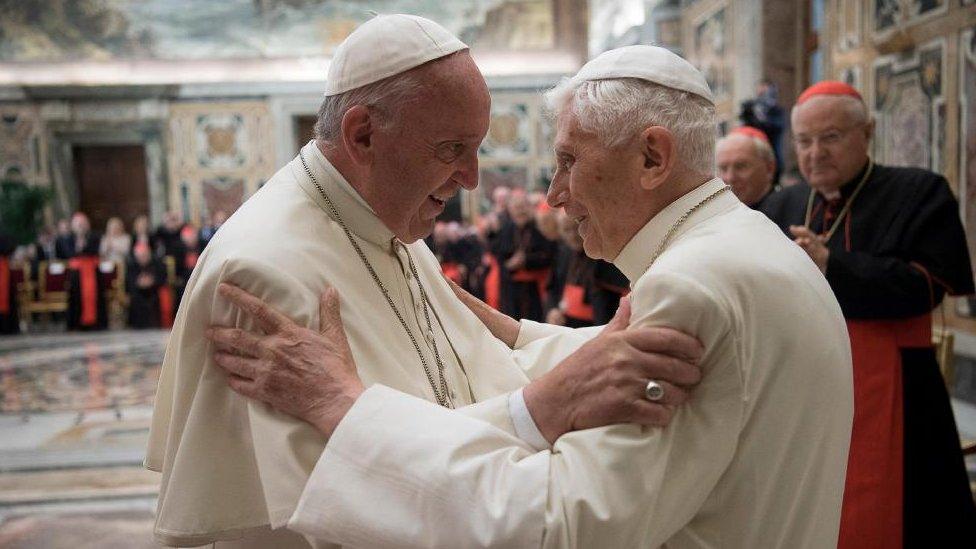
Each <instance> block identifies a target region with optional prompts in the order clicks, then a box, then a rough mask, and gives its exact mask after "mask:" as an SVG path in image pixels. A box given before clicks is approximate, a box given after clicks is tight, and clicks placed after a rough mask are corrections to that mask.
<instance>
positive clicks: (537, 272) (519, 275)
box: [512, 269, 549, 298]
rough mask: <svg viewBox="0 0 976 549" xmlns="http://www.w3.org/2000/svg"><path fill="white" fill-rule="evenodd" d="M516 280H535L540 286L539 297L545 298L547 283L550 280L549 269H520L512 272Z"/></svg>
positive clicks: (513, 278)
mask: <svg viewBox="0 0 976 549" xmlns="http://www.w3.org/2000/svg"><path fill="white" fill-rule="evenodd" d="M512 280H513V281H515V282H535V283H536V285H537V286H539V297H540V298H545V296H546V284H547V283H548V282H549V269H519V270H518V271H515V272H514V273H512Z"/></svg>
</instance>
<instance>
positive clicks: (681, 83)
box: [573, 45, 715, 105]
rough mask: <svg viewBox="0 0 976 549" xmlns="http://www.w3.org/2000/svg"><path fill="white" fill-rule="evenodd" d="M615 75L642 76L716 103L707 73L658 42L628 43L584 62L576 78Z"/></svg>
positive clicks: (585, 78) (640, 77) (593, 78)
mask: <svg viewBox="0 0 976 549" xmlns="http://www.w3.org/2000/svg"><path fill="white" fill-rule="evenodd" d="M611 78H639V79H641V80H647V81H648V82H653V83H655V84H658V85H661V86H664V87H667V88H672V89H676V90H682V91H686V92H688V93H693V94H695V95H697V96H700V97H702V98H704V99H705V100H707V101H708V102H709V103H711V104H713V105H714V104H715V99H714V98H713V97H712V91H711V90H710V89H709V88H708V82H706V81H705V76H704V75H703V74H702V73H701V72H700V71H699V70H698V69H696V68H695V67H694V66H693V65H692V64H691V63H689V62H688V61H686V60H684V59H682V58H681V57H680V56H679V55H677V54H675V53H673V52H671V51H669V50H667V49H665V48H661V47H658V46H643V45H638V46H625V47H623V48H617V49H613V50H610V51H606V52H603V53H601V54H600V55H598V56H596V57H595V58H594V59H593V60H592V61H590V62H589V63H587V64H585V65H583V68H581V69H580V70H579V72H577V73H576V76H574V77H573V80H608V79H611Z"/></svg>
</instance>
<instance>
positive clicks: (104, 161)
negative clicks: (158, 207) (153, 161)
mask: <svg viewBox="0 0 976 549" xmlns="http://www.w3.org/2000/svg"><path fill="white" fill-rule="evenodd" d="M72 157H73V158H74V173H75V181H76V183H77V185H78V195H77V196H78V210H79V211H82V212H84V213H85V214H87V215H88V218H89V219H90V220H91V224H92V229H93V230H95V231H98V232H103V231H104V230H105V223H106V222H107V221H108V220H109V218H111V217H119V218H121V219H122V222H123V223H125V226H126V229H127V230H128V229H130V228H131V226H132V220H133V219H135V218H136V217H137V216H140V215H147V214H149V185H148V180H147V174H146V153H145V148H144V147H143V145H75V146H73V147H72Z"/></svg>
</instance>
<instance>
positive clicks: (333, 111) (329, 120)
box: [314, 71, 423, 144]
mask: <svg viewBox="0 0 976 549" xmlns="http://www.w3.org/2000/svg"><path fill="white" fill-rule="evenodd" d="M422 91H423V79H422V75H421V74H419V73H418V72H417V71H407V72H404V73H401V74H395V75H393V76H390V77H389V78H384V79H383V80H380V81H378V82H373V83H372V84H366V85H365V86H361V87H359V88H355V89H352V90H349V91H347V92H343V93H340V94H337V95H330V96H328V97H326V98H325V99H324V100H323V101H322V105H321V106H319V113H318V119H317V120H316V121H315V129H314V134H315V139H317V140H320V141H324V142H326V143H331V144H335V143H337V142H338V141H339V134H340V132H341V130H342V117H343V116H345V115H346V112H347V111H348V110H349V109H351V108H353V107H355V106H356V105H364V106H366V107H367V108H368V109H369V110H370V112H371V113H373V116H374V123H375V124H377V125H378V126H379V127H380V128H381V129H386V128H389V127H390V126H392V125H393V124H395V123H396V122H397V121H398V120H399V119H400V113H401V112H402V110H403V108H404V107H405V106H407V105H408V104H410V103H411V102H412V101H413V100H414V99H416V98H417V96H418V95H419V94H420V93H421V92H422Z"/></svg>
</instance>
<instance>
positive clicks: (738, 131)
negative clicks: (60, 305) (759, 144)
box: [729, 126, 769, 144]
mask: <svg viewBox="0 0 976 549" xmlns="http://www.w3.org/2000/svg"><path fill="white" fill-rule="evenodd" d="M729 135H744V136H746V137H755V138H756V139H758V140H760V141H763V142H765V143H766V144H769V136H767V135H766V133H765V132H763V131H762V130H760V129H759V128H753V127H752V126H739V127H738V128H735V129H734V130H732V131H731V132H729Z"/></svg>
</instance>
